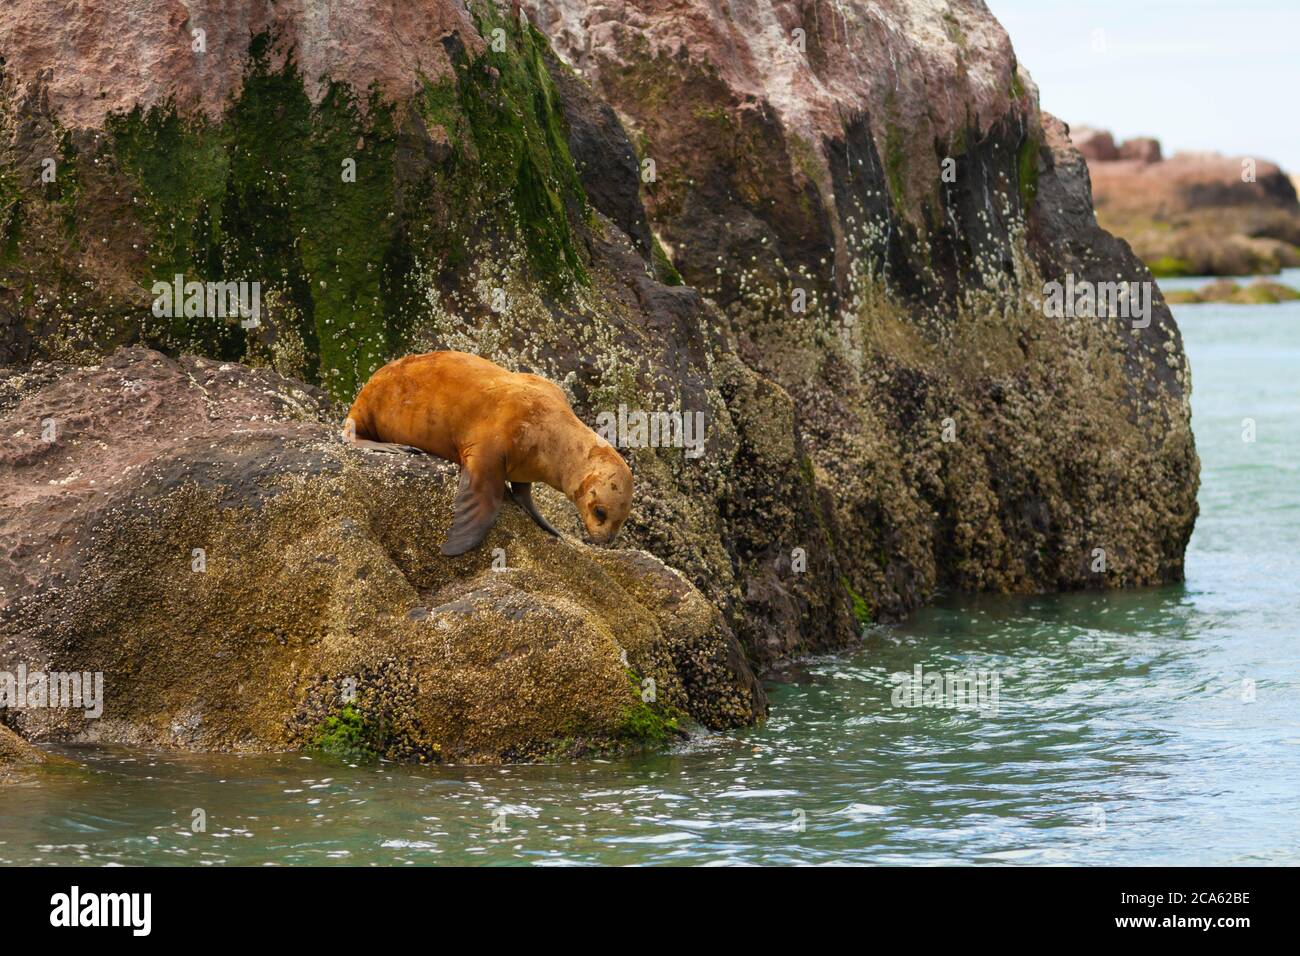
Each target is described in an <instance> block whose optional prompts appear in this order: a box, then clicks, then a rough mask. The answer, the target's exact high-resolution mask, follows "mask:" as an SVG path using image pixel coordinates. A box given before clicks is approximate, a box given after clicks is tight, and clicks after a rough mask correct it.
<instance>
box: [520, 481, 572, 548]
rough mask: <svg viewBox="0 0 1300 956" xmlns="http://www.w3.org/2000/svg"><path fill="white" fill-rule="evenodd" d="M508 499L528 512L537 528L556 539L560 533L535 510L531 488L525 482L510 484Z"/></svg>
mask: <svg viewBox="0 0 1300 956" xmlns="http://www.w3.org/2000/svg"><path fill="white" fill-rule="evenodd" d="M510 497H511V498H513V499H515V504H517V505H519V507H521V508H523V509H524V510H525V511H527V512H528V516H529V517H530V518H532V519H533V520H534V521H536V522H537V527H539V528H541V529H542V530H543V531H545V532H546V533H547V534H553V535H555V536H556V537H557V538H558V537H559V536H560V532H558V531H556V530H555V528H553V527H552V526H551V523H550V522H549V521H547V520H546V519H545V518H543V517H542V513H541V512H540V511H538V510H537V503H536V502H535V501H533V486H532V484H531V483H530V482H527V481H512V482H510Z"/></svg>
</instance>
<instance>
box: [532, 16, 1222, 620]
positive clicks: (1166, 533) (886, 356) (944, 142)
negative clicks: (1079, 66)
mask: <svg viewBox="0 0 1300 956" xmlns="http://www.w3.org/2000/svg"><path fill="white" fill-rule="evenodd" d="M525 4H526V5H527V6H529V8H530V9H532V10H533V11H534V14H535V16H536V18H537V21H538V23H539V24H540V25H541V27H542V28H543V29H544V30H545V31H546V32H547V34H548V35H549V36H550V38H551V40H552V43H553V44H554V46H555V48H556V50H557V51H558V53H559V54H560V55H561V56H562V57H563V58H564V59H565V60H566V61H567V62H568V64H569V65H570V66H571V67H572V68H573V69H574V70H575V71H577V72H579V73H580V74H581V75H582V76H583V77H585V78H586V79H587V80H589V81H590V83H591V84H592V85H593V86H594V87H595V89H596V90H597V91H598V92H599V93H601V94H602V95H603V96H604V97H605V98H606V99H607V100H608V101H609V102H610V103H612V104H613V106H614V108H615V109H616V110H617V111H618V113H619V115H620V116H621V117H622V118H623V120H624V122H625V124H626V126H627V128H628V130H629V133H630V135H631V138H632V141H633V142H634V143H635V144H636V145H637V149H638V152H639V154H640V156H641V158H642V163H643V166H644V165H645V164H646V163H649V162H651V161H652V162H653V169H654V172H655V178H654V180H653V181H652V182H650V183H648V184H647V185H646V186H645V189H644V194H645V205H646V210H647V213H648V216H649V219H650V222H651V226H652V228H653V230H654V232H655V234H656V236H657V237H658V238H659V239H660V241H661V243H662V245H663V247H664V248H665V249H666V250H667V252H668V254H669V256H670V257H671V260H672V264H673V266H674V267H675V268H676V269H677V271H678V272H679V273H680V274H681V275H682V276H683V278H684V279H685V280H686V281H687V282H688V283H690V284H691V285H693V286H695V287H697V288H699V289H701V290H702V291H703V292H704V293H705V294H706V296H707V297H709V298H710V299H711V300H712V301H714V302H716V303H717V304H718V305H719V307H720V308H722V309H723V310H724V311H725V313H726V314H727V315H728V318H729V319H730V323H731V326H732V328H733V329H734V330H735V333H736V336H737V349H738V351H739V354H741V355H742V356H743V357H744V358H745V360H746V362H747V363H748V364H750V365H751V366H752V367H754V368H757V369H759V370H760V371H762V372H763V374H765V375H767V376H770V377H771V378H773V379H775V380H776V381H777V382H778V383H779V384H780V385H781V386H782V387H783V388H784V389H785V390H786V391H787V392H789V393H790V395H791V396H792V397H793V399H794V408H795V415H794V422H795V430H796V432H797V433H798V434H799V435H800V436H801V438H802V441H803V443H804V445H805V447H806V448H807V449H808V455H809V470H810V474H811V475H812V477H813V480H814V481H815V483H816V484H817V486H818V488H819V489H826V491H827V492H828V494H827V501H828V504H829V506H830V511H831V514H830V517H829V521H828V523H827V533H828V534H829V535H830V536H831V538H832V540H833V541H834V543H835V546H834V549H833V555H834V557H835V558H836V560H837V562H838V568H839V573H841V574H842V575H843V580H844V582H845V584H846V586H847V587H848V588H849V589H850V590H851V591H852V592H853V593H854V595H855V598H857V599H858V600H857V607H858V610H859V612H860V613H861V614H862V616H864V617H881V616H891V615H895V614H899V613H903V612H906V611H907V610H909V609H911V608H913V607H915V606H916V605H917V604H918V603H919V602H921V601H923V600H925V599H926V597H927V596H928V595H930V594H931V593H933V591H934V589H935V588H936V587H938V586H940V585H945V584H946V585H949V586H955V587H959V588H965V589H994V590H1020V591H1032V590H1040V589H1044V588H1077V587H1095V586H1104V585H1116V584H1145V583H1157V582H1162V581H1170V580H1177V579H1179V578H1180V577H1181V575H1182V560H1183V559H1182V555H1183V549H1184V547H1185V545H1186V542H1187V539H1188V536H1189V535H1190V533H1191V528H1192V522H1193V519H1194V517H1195V512H1196V506H1195V491H1196V484H1197V469H1198V463H1197V458H1196V454H1195V449H1194V444H1193V441H1192V437H1191V430H1190V413H1189V405H1188V394H1187V393H1188V387H1189V378H1188V372H1187V364H1186V359H1185V356H1184V355H1183V350H1182V344H1181V340H1180V337H1179V334H1178V330H1177V327H1176V326H1175V324H1174V322H1173V319H1172V317H1171V316H1170V314H1169V311H1168V309H1167V308H1166V307H1165V305H1164V303H1163V301H1162V300H1161V299H1160V297H1159V293H1158V291H1157V292H1154V293H1153V303H1152V309H1151V315H1150V317H1149V318H1150V323H1149V325H1148V326H1146V327H1145V328H1143V327H1141V326H1142V324H1143V323H1142V322H1140V321H1139V322H1137V323H1133V322H1129V321H1127V320H1125V319H1122V318H1120V317H1119V316H1111V317H1105V318H1101V319H1095V320H1070V321H1063V320H1060V319H1055V318H1051V317H1048V316H1047V315H1046V314H1045V312H1044V309H1043V306H1042V297H1043V292H1044V289H1045V287H1046V285H1045V284H1046V283H1047V282H1050V281H1053V280H1062V281H1064V280H1065V279H1066V276H1067V273H1072V274H1073V275H1074V276H1075V277H1076V278H1077V279H1079V280H1090V281H1114V280H1116V279H1118V278H1123V279H1128V280H1132V281H1138V282H1147V283H1150V275H1149V274H1148V273H1147V272H1146V270H1144V269H1143V268H1142V264H1141V263H1140V262H1139V261H1137V260H1136V259H1135V258H1134V257H1133V255H1132V254H1131V252H1130V251H1129V249H1128V248H1127V247H1126V246H1124V244H1123V243H1119V242H1115V241H1114V240H1113V239H1112V238H1111V237H1110V236H1108V235H1106V234H1105V233H1104V232H1102V231H1101V230H1099V229H1098V228H1097V225H1096V222H1095V221H1094V220H1093V217H1092V208H1091V201H1090V196H1089V193H1088V178H1087V168H1086V166H1085V165H1084V164H1083V162H1082V161H1081V160H1080V159H1079V157H1078V153H1077V152H1074V150H1073V149H1072V148H1071V147H1070V145H1069V143H1068V141H1066V140H1065V138H1064V135H1063V132H1060V127H1059V124H1058V123H1056V122H1055V121H1054V120H1051V119H1050V118H1046V117H1044V116H1042V115H1040V113H1039V111H1038V105H1037V96H1036V91H1035V90H1034V87H1033V85H1032V83H1031V81H1030V80H1029V78H1028V76H1027V75H1026V74H1025V72H1024V71H1023V70H1021V69H1020V68H1019V66H1018V64H1017V63H1016V59H1015V55H1014V53H1013V51H1012V49H1011V45H1010V43H1009V41H1008V39H1007V37H1006V34H1005V33H1004V32H1003V30H1002V29H1001V27H1000V26H999V25H998V24H997V22H996V21H995V20H994V19H993V18H992V17H991V16H990V15H989V12H988V10H987V8H986V7H985V6H984V5H983V4H982V3H975V2H957V3H951V4H945V5H942V6H936V5H933V4H927V3H920V2H905V0H892V2H884V3H863V2H845V3H838V2H837V3H829V2H804V0H759V2H756V3H751V4H746V5H744V8H743V9H738V8H736V7H734V6H717V5H710V4H705V3H698V4H686V5H685V6H684V7H683V5H682V4H679V3H666V2H664V0H627V2H623V0H620V2H618V3H608V2H601V0H558V2H547V3H540V2H536V3H529V2H528V0H525ZM1111 145H1112V147H1113V144H1111ZM1135 325H1136V326H1137V327H1135ZM1152 476H1158V477H1155V478H1153V477H1152ZM1099 551H1104V552H1105V553H1106V555H1107V556H1108V557H1107V561H1106V562H1104V564H1105V568H1106V570H1105V571H1104V572H1101V571H1098V570H1096V569H1097V568H1099V567H1101V565H1100V564H1099V563H1098V562H1097V555H1098V552H1099Z"/></svg>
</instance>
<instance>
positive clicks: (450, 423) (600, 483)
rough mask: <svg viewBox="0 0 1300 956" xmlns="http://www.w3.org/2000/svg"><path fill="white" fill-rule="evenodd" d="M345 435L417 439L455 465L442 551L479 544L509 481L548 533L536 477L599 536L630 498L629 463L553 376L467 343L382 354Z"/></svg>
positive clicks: (388, 444)
mask: <svg viewBox="0 0 1300 956" xmlns="http://www.w3.org/2000/svg"><path fill="white" fill-rule="evenodd" d="M343 436H344V438H345V440H348V441H353V442H355V443H356V444H358V445H360V446H362V447H368V448H378V449H380V450H385V451H389V450H397V449H398V448H400V446H408V447H411V448H418V449H420V450H421V451H426V452H429V453H430V454H433V455H437V456H438V457H439V458H445V459H447V460H448V461H454V462H456V463H457V464H458V465H460V467H461V489H460V494H459V495H458V497H457V499H456V516H455V520H454V521H453V523H452V527H451V531H450V532H449V533H448V536H447V541H446V543H444V544H443V548H442V550H443V553H444V554H462V553H464V552H465V551H468V550H470V549H472V548H474V547H477V546H478V544H479V543H480V542H481V541H482V540H483V537H484V535H486V534H487V531H488V528H490V527H491V526H492V522H493V521H494V520H495V518H496V514H497V511H498V510H499V509H500V507H501V502H502V500H503V499H504V496H505V494H506V491H507V488H506V483H507V482H509V483H510V487H509V492H510V494H511V496H512V497H513V498H514V499H515V500H516V501H517V502H518V503H519V504H520V506H521V507H523V508H524V509H525V510H527V511H528V513H529V514H530V515H532V517H533V518H534V520H536V521H537V523H538V524H539V525H541V526H542V527H543V528H545V529H546V530H547V531H549V532H551V533H552V534H556V533H557V532H556V531H555V529H554V528H552V527H551V526H550V525H549V524H547V522H546V520H545V519H544V518H543V517H542V516H541V514H540V513H539V512H538V511H537V508H536V506H535V505H534V504H533V501H532V496H531V494H530V487H529V486H530V485H531V484H532V482H535V481H541V482H544V483H546V484H548V485H550V486H551V487H552V488H555V489H557V490H558V491H561V492H563V493H564V495H565V496H566V497H568V498H569V500H570V501H572V502H573V503H574V505H576V506H577V509H578V515H579V517H580V518H581V519H582V523H583V526H584V527H585V528H586V529H587V533H588V534H589V535H590V536H591V538H592V540H594V541H596V542H597V543H600V544H604V543H607V542H608V541H610V540H612V539H613V537H614V535H616V534H617V533H618V530H619V528H620V527H621V526H622V524H623V522H624V520H626V518H627V515H628V512H629V511H630V510H631V507H632V472H631V470H630V469H629V468H628V466H627V463H626V462H625V461H624V460H623V457H622V456H621V455H620V454H619V453H618V452H617V451H615V450H614V448H613V447H612V446H611V445H610V444H609V442H607V441H605V440H604V439H603V438H601V437H600V436H599V435H597V434H596V433H595V432H594V431H592V430H591V429H590V428H588V427H587V426H586V425H584V424H583V423H582V421H580V420H579V418H578V416H576V415H575V414H574V413H573V409H572V408H571V407H570V406H569V401H568V399H567V398H566V397H565V395H564V392H563V391H561V390H560V388H559V387H558V386H556V385H555V384H554V383H553V382H549V381H547V380H546V379H544V378H542V377H541V376H538V375H529V374H527V373H522V372H511V371H508V370H506V369H504V368H501V366H499V365H496V364H494V363H492V362H489V361H488V360H487V359H483V358H479V357H478V356H476V355H467V354H465V353H464V352H428V353H425V354H424V355H408V356H406V357H405V358H402V359H398V360H396V361H394V362H389V363H388V364H387V365H385V366H384V367H383V368H381V369H379V371H377V372H375V374H374V375H372V376H371V377H370V381H368V382H366V384H365V386H363V387H362V389H361V392H360V394H358V395H357V399H356V401H355V402H353V404H352V409H351V410H350V411H349V412H348V420H347V422H346V423H345V424H344V428H343Z"/></svg>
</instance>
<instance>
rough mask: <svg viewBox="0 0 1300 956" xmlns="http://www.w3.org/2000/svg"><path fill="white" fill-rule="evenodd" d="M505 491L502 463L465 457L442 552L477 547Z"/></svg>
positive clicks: (469, 549)
mask: <svg viewBox="0 0 1300 956" xmlns="http://www.w3.org/2000/svg"><path fill="white" fill-rule="evenodd" d="M505 491H506V477H505V465H504V463H501V464H498V465H497V466H496V467H491V466H487V467H485V466H484V465H483V464H482V462H481V461H480V460H478V459H473V460H468V461H466V462H465V464H464V465H462V466H461V469H460V491H459V492H458V493H457V495H456V506H455V516H454V517H453V518H452V522H451V530H450V531H448V532H447V540H446V541H444V542H443V543H442V553H443V554H445V555H447V556H448V557H454V556H455V555H458V554H464V553H465V552H466V551H472V550H473V549H474V548H477V547H478V546H479V544H480V543H481V542H482V541H483V538H484V537H485V536H486V535H487V533H488V529H489V528H491V527H492V522H493V521H495V520H496V518H497V512H498V511H500V510H501V502H502V500H503V499H504V498H505Z"/></svg>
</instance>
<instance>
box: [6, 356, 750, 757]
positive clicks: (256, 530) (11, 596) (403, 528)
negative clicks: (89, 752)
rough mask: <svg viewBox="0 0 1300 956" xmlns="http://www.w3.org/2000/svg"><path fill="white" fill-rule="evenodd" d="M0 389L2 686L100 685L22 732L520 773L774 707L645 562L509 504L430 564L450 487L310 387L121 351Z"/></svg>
mask: <svg viewBox="0 0 1300 956" xmlns="http://www.w3.org/2000/svg"><path fill="white" fill-rule="evenodd" d="M0 394H3V395H4V412H3V420H2V425H0V434H2V435H4V436H5V438H4V440H3V444H0V476H3V482H2V484H3V487H4V489H5V490H4V505H5V507H4V509H3V518H0V548H2V549H3V561H2V562H0V589H2V590H0V594H2V595H3V598H2V599H3V610H0V625H3V627H2V629H0V671H9V672H14V671H16V669H17V667H18V665H19V664H20V663H22V664H25V665H26V667H27V669H28V671H30V672H34V671H38V670H40V671H44V672H71V671H77V672H102V673H103V676H104V688H105V691H104V697H105V703H104V711H103V714H102V716H101V717H99V718H98V719H86V718H85V716H84V715H83V714H82V713H81V712H80V711H78V710H76V709H74V708H66V707H65V708H47V709H41V710H35V709H28V710H20V711H18V712H17V715H16V720H17V726H18V728H19V730H21V732H22V733H23V734H24V735H26V736H28V737H32V738H38V739H72V740H90V741H115V742H132V743H141V744H150V745H162V746H172V747H183V748H188V749H204V750H207V749H221V750H265V749H285V748H297V747H313V746H321V747H325V748H326V749H338V750H342V751H343V753H344V754H345V755H346V756H350V757H357V756H361V755H365V754H378V755H382V756H386V757H390V758H396V759H409V760H458V761H482V760H502V759H509V760H519V759H537V758H541V757H547V756H559V755H567V754H571V753H580V752H585V751H589V750H592V749H596V750H599V749H608V748H613V747H619V746H626V745H639V744H644V743H647V742H651V743H657V742H663V741H664V740H666V739H668V738H670V737H672V736H675V734H676V732H677V731H681V732H684V731H685V728H686V727H687V726H688V725H690V724H693V723H699V724H703V725H705V726H708V727H712V728H726V727H735V726H740V725H744V724H748V723H751V722H753V721H754V720H755V719H756V718H757V717H759V716H761V715H762V713H763V712H764V710H765V701H764V696H763V692H762V689H761V687H760V686H759V685H758V683H757V682H756V681H755V679H754V677H753V674H752V673H751V671H750V669H749V666H748V664H747V663H746V661H745V658H744V655H743V653H742V652H741V650H740V647H739V645H738V644H737V642H736V639H735V637H734V635H733V634H732V633H731V631H730V629H729V628H728V627H727V625H726V624H725V623H724V621H723V620H722V617H721V615H720V614H719V612H718V611H717V610H716V609H715V608H714V607H712V606H711V605H710V604H709V602H708V601H707V600H706V599H705V598H704V597H703V596H702V595H701V594H700V593H699V592H698V591H697V590H696V589H695V588H694V587H692V586H691V585H690V584H689V583H688V582H687V581H686V580H685V579H684V578H683V577H682V576H681V574H680V573H678V572H676V571H674V570H672V569H670V568H668V567H666V566H665V565H664V564H663V563H662V562H661V561H659V560H658V559H656V558H654V557H652V556H651V555H648V554H645V553H644V552H639V551H617V550H605V549H598V548H592V547H587V546H585V545H583V544H581V543H580V542H578V541H575V540H573V539H570V538H565V539H564V540H556V539H553V538H551V537H549V536H548V535H546V534H544V533H543V532H541V531H540V530H539V529H538V528H537V527H536V526H535V525H534V524H533V523H532V522H531V520H530V519H528V518H527V517H526V516H525V515H524V514H523V512H522V511H521V510H519V509H518V508H515V507H513V506H509V505H508V506H507V507H506V508H505V509H504V510H503V513H502V515H501V517H500V519H499V520H498V522H497V524H496V526H495V527H494V528H493V530H492V531H491V532H490V533H489V535H488V537H487V539H486V541H485V543H484V545H483V547H482V548H481V549H479V550H476V551H474V552H471V553H470V554H467V555H465V556H463V557H460V558H456V559H447V558H443V557H442V556H441V555H440V554H439V553H438V548H437V543H438V542H439V541H441V540H442V537H443V536H444V535H445V533H446V530H447V527H448V525H449V524H450V518H451V513H452V508H451V504H452V499H453V497H454V494H455V488H456V480H455V469H454V468H453V467H452V466H450V465H448V464H446V463H444V462H440V461H438V460H436V459H433V458H430V457H427V456H414V455H411V456H407V455H385V454H376V453H365V452H361V451H358V450H356V449H354V448H352V447H348V446H345V445H343V444H342V443H341V442H340V441H339V440H338V438H337V432H338V417H337V409H335V408H334V407H333V406H332V404H331V403H329V402H328V401H327V400H326V399H325V398H324V396H323V395H322V394H321V393H320V392H319V391H317V390H315V389H310V388H304V387H302V386H301V385H298V384H297V383H294V382H291V381H289V380H286V379H284V378H282V377H280V376H278V375H276V374H274V373H272V372H269V371H266V370H257V369H249V368H247V367H245V366H242V365H237V364H234V363H220V362H214V361H209V360H204V359H193V358H186V359H182V360H180V361H173V360H170V359H168V358H166V357H164V356H162V355H160V354H158V353H156V352H152V351H149V350H145V349H129V350H124V351H120V352H118V353H116V354H114V355H113V356H111V357H110V358H109V359H108V360H106V361H105V362H104V363H103V364H102V365H100V366H98V367H92V368H70V367H66V366H54V365H38V366H35V367H34V368H32V369H31V370H29V371H26V372H21V373H10V374H9V375H7V376H5V377H4V378H3V379H2V380H0ZM43 422H44V423H47V424H46V426H45V427H47V428H48V427H52V429H53V430H52V431H47V432H46V435H45V437H49V438H52V440H49V441H46V440H43V436H42V428H43V424H42V423H43ZM50 423H52V426H51V424H50ZM542 507H543V509H544V510H548V511H550V512H552V513H554V514H557V515H558V513H559V512H561V511H563V510H564V509H568V508H571V506H570V505H569V504H568V502H567V501H564V500H563V499H562V498H561V497H560V496H558V495H555V496H553V497H551V498H544V499H543V501H542Z"/></svg>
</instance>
